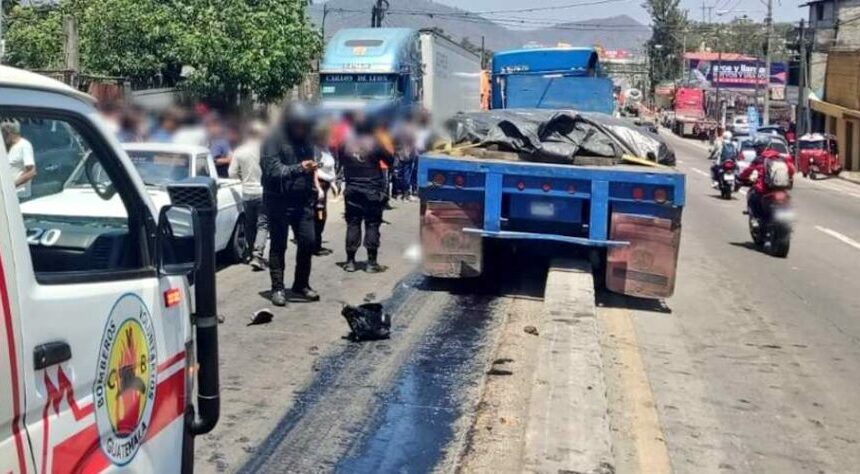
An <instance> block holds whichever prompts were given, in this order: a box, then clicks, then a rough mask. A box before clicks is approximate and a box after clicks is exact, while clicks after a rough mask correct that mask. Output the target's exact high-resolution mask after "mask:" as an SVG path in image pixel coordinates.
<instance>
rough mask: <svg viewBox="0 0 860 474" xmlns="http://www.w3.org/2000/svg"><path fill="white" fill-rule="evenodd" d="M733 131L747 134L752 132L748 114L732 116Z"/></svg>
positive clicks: (738, 133)
mask: <svg viewBox="0 0 860 474" xmlns="http://www.w3.org/2000/svg"><path fill="white" fill-rule="evenodd" d="M731 132H732V133H733V134H735V135H747V134H748V133H749V132H750V123H749V119H748V118H747V116H746V115H737V116H735V117H734V118H732V125H731Z"/></svg>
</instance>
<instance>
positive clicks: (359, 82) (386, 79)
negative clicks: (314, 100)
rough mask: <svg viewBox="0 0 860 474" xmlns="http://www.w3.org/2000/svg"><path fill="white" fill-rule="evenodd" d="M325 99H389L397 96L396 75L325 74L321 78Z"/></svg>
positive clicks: (321, 89) (321, 87) (321, 88)
mask: <svg viewBox="0 0 860 474" xmlns="http://www.w3.org/2000/svg"><path fill="white" fill-rule="evenodd" d="M320 91H321V92H322V97H323V98H324V99H348V98H353V99H388V98H391V97H394V96H395V95H396V94H397V76H396V75H394V74H325V75H323V76H322V77H321V78H320Z"/></svg>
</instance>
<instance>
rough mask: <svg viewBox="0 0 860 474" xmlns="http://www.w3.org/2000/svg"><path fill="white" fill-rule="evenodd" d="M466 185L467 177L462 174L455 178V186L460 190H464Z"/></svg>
mask: <svg viewBox="0 0 860 474" xmlns="http://www.w3.org/2000/svg"><path fill="white" fill-rule="evenodd" d="M465 185H466V177H465V176H463V175H461V174H458V175H457V176H454V186H457V187H458V188H462V187H463V186H465Z"/></svg>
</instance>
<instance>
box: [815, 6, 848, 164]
mask: <svg viewBox="0 0 860 474" xmlns="http://www.w3.org/2000/svg"><path fill="white" fill-rule="evenodd" d="M804 6H806V7H808V8H809V27H810V31H811V33H812V51H811V53H810V62H809V88H810V90H811V92H812V95H811V96H810V100H809V106H810V108H811V109H812V110H813V111H814V112H816V115H817V117H816V118H815V120H814V121H813V123H815V124H817V125H818V127H817V128H818V131H823V132H827V133H832V134H834V135H836V137H837V140H838V141H839V147H840V158H841V159H842V161H843V166H844V168H845V170H847V171H860V0H817V1H811V2H808V3H806V4H804Z"/></svg>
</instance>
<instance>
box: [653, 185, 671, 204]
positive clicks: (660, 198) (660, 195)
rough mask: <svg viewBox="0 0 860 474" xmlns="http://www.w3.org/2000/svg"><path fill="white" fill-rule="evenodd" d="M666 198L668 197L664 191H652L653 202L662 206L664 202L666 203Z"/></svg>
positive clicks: (661, 189) (658, 189) (659, 189)
mask: <svg viewBox="0 0 860 474" xmlns="http://www.w3.org/2000/svg"><path fill="white" fill-rule="evenodd" d="M667 198H668V195H667V193H666V190H665V189H663V188H657V189H655V190H654V200H655V201H657V202H658V203H659V204H663V203H664V202H666V199H667Z"/></svg>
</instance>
